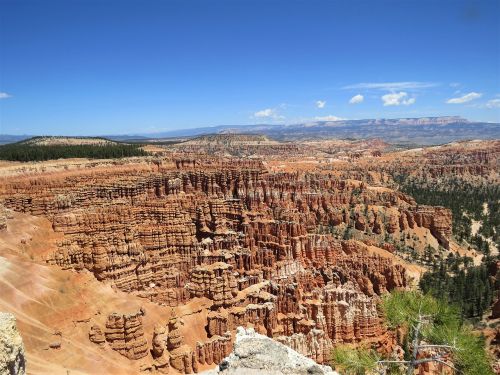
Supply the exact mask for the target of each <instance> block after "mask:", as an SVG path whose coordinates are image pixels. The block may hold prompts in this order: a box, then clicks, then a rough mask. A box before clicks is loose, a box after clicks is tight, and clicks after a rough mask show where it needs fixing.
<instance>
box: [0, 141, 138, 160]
mask: <svg viewBox="0 0 500 375" xmlns="http://www.w3.org/2000/svg"><path fill="white" fill-rule="evenodd" d="M146 155H148V153H147V152H146V151H144V150H143V149H142V148H141V145H129V144H122V143H111V144H100V145H98V144H94V145H30V144H25V143H10V144H6V145H2V146H0V159H1V160H10V161H21V162H27V161H45V160H53V159H68V158H88V159H117V158H123V157H130V156H146Z"/></svg>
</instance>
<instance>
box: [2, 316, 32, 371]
mask: <svg viewBox="0 0 500 375" xmlns="http://www.w3.org/2000/svg"><path fill="white" fill-rule="evenodd" d="M24 374H26V360H25V357H24V345H23V339H22V338H21V335H20V334H19V332H18V331H17V326H16V318H15V317H14V315H12V314H9V313H3V312H0V375H24Z"/></svg>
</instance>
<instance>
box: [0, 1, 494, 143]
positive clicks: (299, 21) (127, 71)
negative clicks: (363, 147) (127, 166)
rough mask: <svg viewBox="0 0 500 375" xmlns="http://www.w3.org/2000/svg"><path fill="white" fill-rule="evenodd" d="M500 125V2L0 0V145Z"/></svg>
mask: <svg viewBox="0 0 500 375" xmlns="http://www.w3.org/2000/svg"><path fill="white" fill-rule="evenodd" d="M439 115H460V116H464V117H466V118H469V119H472V120H481V121H496V122H500V1H498V0H495V1H471V0H467V1H459V0H454V1H448V0H440V1H436V0H431V1H426V0H418V1H410V0H398V1H374V0H366V1H356V0H354V1H352V0H351V1H347V0H346V1H315V0H309V1H294V0H287V1H274V0H263V1H259V0H253V1H243V0H231V1H218V0H203V1H190V0H182V1H139V0H137V1H127V0H116V1H114V0H102V1H91V0H86V1H75V0H64V1H51V0H36V1H33V0H32V1H23V0H14V1H10V0H0V133H8V134H67V135H76V134H80V135H90V134H124V133H140V132H155V131H161V130H168V129H179V128H187V127H199V126H210V125H220V124H252V123H296V122H301V121H310V120H314V119H335V118H348V119H361V118H380V117H386V118H394V117H421V116H439Z"/></svg>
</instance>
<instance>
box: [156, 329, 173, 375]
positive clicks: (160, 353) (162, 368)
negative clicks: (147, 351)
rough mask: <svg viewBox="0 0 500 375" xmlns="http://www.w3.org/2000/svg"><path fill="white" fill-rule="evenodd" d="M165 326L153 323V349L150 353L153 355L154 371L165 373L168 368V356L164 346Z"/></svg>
mask: <svg viewBox="0 0 500 375" xmlns="http://www.w3.org/2000/svg"><path fill="white" fill-rule="evenodd" d="M165 332H166V330H165V327H164V326H162V325H161V324H157V325H155V328H154V333H153V349H152V350H151V355H152V356H153V359H154V362H153V366H154V368H155V369H156V371H158V372H160V373H162V374H167V373H168V370H169V368H170V357H169V354H168V351H167V347H166V335H165Z"/></svg>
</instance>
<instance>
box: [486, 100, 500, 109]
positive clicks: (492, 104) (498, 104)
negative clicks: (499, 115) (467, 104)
mask: <svg viewBox="0 0 500 375" xmlns="http://www.w3.org/2000/svg"><path fill="white" fill-rule="evenodd" d="M486 107H488V108H500V99H491V100H488V101H487V102H486Z"/></svg>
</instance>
